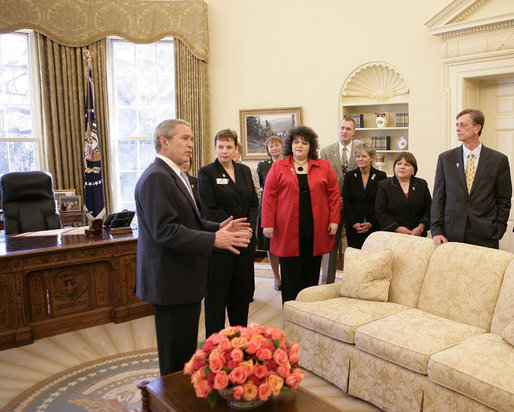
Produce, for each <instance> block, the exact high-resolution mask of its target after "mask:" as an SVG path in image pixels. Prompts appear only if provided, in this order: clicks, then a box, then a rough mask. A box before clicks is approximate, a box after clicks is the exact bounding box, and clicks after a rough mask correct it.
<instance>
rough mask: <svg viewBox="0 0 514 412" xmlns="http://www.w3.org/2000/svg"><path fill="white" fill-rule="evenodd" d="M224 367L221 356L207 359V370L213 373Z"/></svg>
mask: <svg viewBox="0 0 514 412" xmlns="http://www.w3.org/2000/svg"><path fill="white" fill-rule="evenodd" d="M224 365H225V359H224V358H223V356H221V355H214V356H213V355H211V356H210V357H209V369H210V370H211V371H213V372H219V371H220V370H221V369H223V366H224Z"/></svg>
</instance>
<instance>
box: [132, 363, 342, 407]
mask: <svg viewBox="0 0 514 412" xmlns="http://www.w3.org/2000/svg"><path fill="white" fill-rule="evenodd" d="M137 387H138V388H139V389H141V395H142V402H143V411H144V412H147V411H152V412H158V411H159V412H160V411H174V412H193V411H194V412H203V411H205V412H216V411H234V409H230V408H229V406H228V404H227V402H226V401H225V399H223V398H221V397H218V401H217V402H216V406H215V407H214V409H211V407H210V406H209V403H208V402H207V399H200V398H197V397H196V395H195V391H194V389H193V385H192V384H191V377H190V376H184V374H183V373H182V372H176V373H172V374H170V375H166V376H163V377H162V378H159V379H155V380H153V381H148V380H143V381H141V382H139V384H138V385H137ZM254 410H255V411H280V412H288V411H290V412H292V411H294V412H313V411H315V412H333V411H334V412H335V411H338V412H341V411H343V409H340V408H337V407H336V406H334V405H332V404H331V403H328V402H327V401H325V400H324V399H322V398H320V397H319V396H317V395H315V394H313V393H312V392H309V391H308V390H306V389H303V388H301V387H300V388H298V389H295V390H287V391H285V392H282V393H281V394H280V395H279V396H277V397H274V396H271V397H270V399H269V400H268V401H267V402H266V403H265V404H264V405H261V406H259V407H258V408H256V409H254Z"/></svg>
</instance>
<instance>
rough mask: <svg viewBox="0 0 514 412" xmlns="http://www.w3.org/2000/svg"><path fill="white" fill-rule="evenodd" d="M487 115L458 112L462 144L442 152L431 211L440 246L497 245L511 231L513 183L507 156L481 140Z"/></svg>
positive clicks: (493, 246)
mask: <svg viewBox="0 0 514 412" xmlns="http://www.w3.org/2000/svg"><path fill="white" fill-rule="evenodd" d="M484 121H485V118H484V114H483V113H482V112H481V111H480V110H473V109H467V110H463V111H462V112H460V113H459V114H458V115H457V136H458V138H459V140H460V141H461V142H462V143H463V144H462V145H461V146H460V147H457V148H455V149H452V150H448V151H446V152H444V153H441V155H439V160H438V162H437V170H436V175H435V183H434V197H433V200H432V210H431V224H432V226H431V228H430V230H431V232H432V238H433V240H434V243H435V245H436V246H439V245H440V244H441V243H446V242H448V241H450V242H464V243H470V244H473V245H480V246H487V247H492V248H496V249H498V247H499V240H500V239H501V237H502V236H503V234H504V233H505V230H506V229H507V220H508V218H509V213H510V206H511V196H512V181H511V178H510V166H509V161H508V159H507V156H505V155H504V154H502V153H500V152H497V151H496V150H492V149H489V148H488V147H485V146H484V145H483V144H482V143H481V142H480V135H481V134H482V130H483V128H484Z"/></svg>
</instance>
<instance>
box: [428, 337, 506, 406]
mask: <svg viewBox="0 0 514 412" xmlns="http://www.w3.org/2000/svg"><path fill="white" fill-rule="evenodd" d="M428 378H429V379H430V380H431V381H433V382H435V383H437V384H439V385H441V386H444V387H446V388H448V389H451V390H453V391H456V392H459V393H461V394H463V395H466V396H468V397H470V398H472V399H475V400H477V401H479V402H482V403H484V404H485V405H487V406H489V407H490V408H493V409H496V410H499V411H513V410H514V348H513V347H512V346H509V345H508V344H507V343H506V342H505V341H504V340H503V339H502V338H501V337H500V336H498V335H495V334H493V333H483V334H481V335H478V336H474V337H472V338H470V339H467V340H465V341H463V342H462V343H459V344H458V345H456V346H454V347H452V348H449V349H447V350H444V351H442V352H439V353H436V354H434V355H433V356H432V358H431V359H430V362H429V364H428Z"/></svg>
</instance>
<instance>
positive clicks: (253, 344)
mask: <svg viewBox="0 0 514 412" xmlns="http://www.w3.org/2000/svg"><path fill="white" fill-rule="evenodd" d="M260 347H261V341H260V340H259V339H258V338H257V337H253V338H252V339H250V341H249V342H248V345H246V348H245V351H246V353H249V354H250V355H253V354H254V353H255V352H257V351H258V350H259V348H260Z"/></svg>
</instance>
